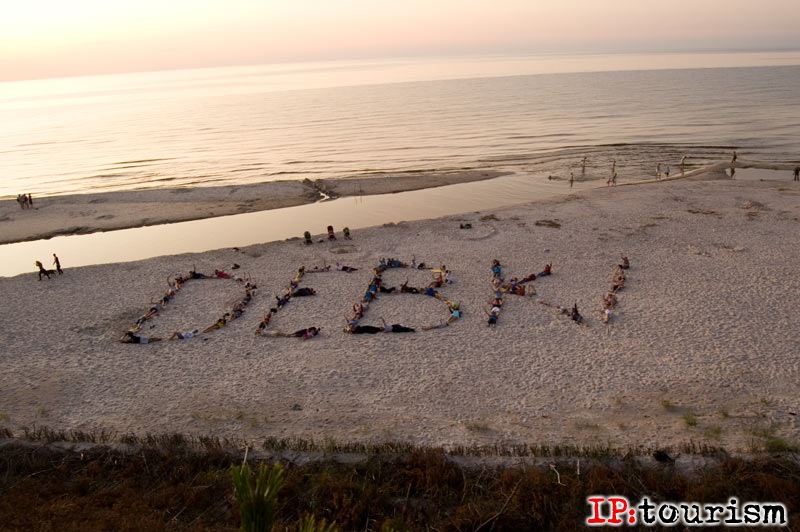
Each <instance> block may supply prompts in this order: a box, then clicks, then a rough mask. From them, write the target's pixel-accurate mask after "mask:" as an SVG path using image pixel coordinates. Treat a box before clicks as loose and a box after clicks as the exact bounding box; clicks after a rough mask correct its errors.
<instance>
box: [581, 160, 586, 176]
mask: <svg viewBox="0 0 800 532" xmlns="http://www.w3.org/2000/svg"><path fill="white" fill-rule="evenodd" d="M585 173H586V157H584V158H583V160H582V161H581V175H583V174H585Z"/></svg>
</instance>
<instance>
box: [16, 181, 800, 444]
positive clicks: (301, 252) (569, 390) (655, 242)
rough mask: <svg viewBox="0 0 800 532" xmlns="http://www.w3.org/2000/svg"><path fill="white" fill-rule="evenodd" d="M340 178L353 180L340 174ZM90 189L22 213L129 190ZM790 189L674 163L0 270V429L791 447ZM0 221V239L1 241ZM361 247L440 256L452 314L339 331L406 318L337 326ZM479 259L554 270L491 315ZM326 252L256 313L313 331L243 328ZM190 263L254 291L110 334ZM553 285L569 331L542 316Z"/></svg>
mask: <svg viewBox="0 0 800 532" xmlns="http://www.w3.org/2000/svg"><path fill="white" fill-rule="evenodd" d="M347 186H348V187H350V189H351V190H352V191H355V190H356V188H358V190H359V193H364V194H366V193H367V192H364V189H365V186H366V185H365V184H363V183H362V184H360V185H359V187H356V186H355V185H354V184H353V183H349V184H347ZM276 187H277V188H276ZM242 188H244V187H242ZM227 192H228V195H227V196H225V195H224V194H223V191H220V195H219V196H217V197H215V198H213V199H212V200H211V203H213V204H214V208H213V211H214V213H220V212H222V211H223V210H224V209H233V212H239V211H238V210H237V209H247V208H264V204H263V203H258V202H257V201H255V200H252V194H249V193H248V194H244V193H242V194H243V195H242V196H241V197H239V196H237V194H238V193H239V192H237V191H236V190H228V191H227ZM337 193H339V194H348V193H355V192H350V191H347V190H339V191H338V192H337ZM149 194H151V193H145V192H142V198H145V196H148V195H149ZM152 194H153V195H152V197H151V199H149V200H147V201H145V204H146V205H149V206H148V207H146V208H147V209H151V211H147V212H153V214H152V215H147V216H145V217H146V218H148V219H152V220H165V219H174V218H175V216H188V217H192V216H194V215H196V214H197V213H194V214H192V213H191V212H188V211H189V210H191V209H197V210H198V211H202V210H204V209H205V210H206V212H208V209H209V208H210V205H211V203H209V204H206V205H202V204H197V203H195V202H193V201H187V202H186V210H187V214H182V215H176V212H178V211H180V210H181V209H182V208H183V207H181V206H180V204H182V202H183V200H181V201H180V202H176V201H174V199H173V198H172V197H169V196H167V197H165V195H164V194H159V193H152ZM191 194H192V192H184V193H181V196H180V197H181V198H187V199H190V198H189V196H188V195H191ZM307 195H308V190H307V189H304V185H302V184H300V183H286V184H281V185H280V186H278V185H275V187H273V188H272V189H271V192H270V194H269V197H270V199H264V200H259V201H264V202H267V201H278V202H284V201H289V199H288V198H293V199H292V201H297V200H298V198H306V197H307ZM265 196H266V195H265ZM107 197H108V196H106V195H102V196H98V197H97V198H88V197H87V198H88V203H87V202H86V201H85V200H87V198H84V199H82V200H81V201H82V203H81V202H79V203H70V202H69V201H68V200H67V199H64V198H52V199H43V200H42V207H41V209H42V210H41V214H42V216H41V217H37V218H39V219H40V223H41V224H42V225H41V227H38V228H37V229H36V230H35V231H30V228H28V230H29V232H30V234H38V235H39V237H41V236H43V235H47V234H54V232H55V231H56V230H60V229H58V227H59V222H58V220H61V221H60V223H61V224H62V226H63V216H65V215H66V216H67V218H70V222H72V221H73V218H72V215H69V214H66V213H67V212H83V211H84V210H85V211H86V212H83V214H82V216H83V219H82V220H81V221H75V226H76V227H77V226H81V227H91V228H93V229H107V228H109V227H110V226H106V225H104V224H106V223H108V224H114V223H118V224H122V225H118V227H119V226H124V224H125V223H126V222H125V220H131V219H134V218H136V217H137V216H138V217H141V216H142V212H143V209H144V208H145V207H143V205H142V204H139V203H137V202H131V203H130V204H120V203H116V202H111V201H109V202H108V203H109V207H108V212H106V211H105V210H103V209H105V208H106V207H105V205H106V203H104V202H102V199H103V198H107ZM308 197H310V196H308ZM798 197H800V187H798V186H797V184H796V183H792V182H791V181H787V182H776V181H748V182H740V181H732V180H690V179H686V180H678V181H670V182H661V183H647V184H642V185H640V186H630V187H610V188H604V189H598V190H593V191H588V192H585V191H584V192H577V193H575V194H571V195H569V196H566V197H564V198H561V199H558V200H548V201H543V202H538V203H532V204H527V205H521V206H517V207H512V208H505V209H499V210H495V211H485V212H478V213H469V214H464V215H460V216H448V217H445V218H440V219H436V220H426V221H420V222H404V223H400V224H392V225H388V226H383V227H374V228H369V229H363V230H358V231H354V233H353V239H352V240H344V239H343V238H342V235H341V233H340V234H339V237H338V239H337V240H335V241H325V242H322V243H316V242H315V243H314V244H312V245H304V244H303V243H302V242H301V241H298V240H293V241H284V242H276V243H268V244H260V245H254V246H250V247H247V248H241V249H238V250H233V249H223V250H218V251H212V252H206V253H202V254H186V255H178V256H165V257H158V258H154V259H148V260H144V261H139V262H130V263H124V264H116V265H103V266H91V267H83V268H75V269H69V268H67V269H66V271H65V273H64V274H63V275H60V276H59V275H55V276H54V277H53V278H51V279H49V280H48V279H44V280H42V281H39V280H38V279H37V275H36V274H35V273H31V274H25V275H20V276H17V277H13V278H0V294H2V295H3V299H4V301H6V302H7V304H5V305H3V308H2V310H1V311H0V330H2V331H4V332H3V336H2V338H3V344H4V348H3V354H2V355H0V370H1V371H0V425H2V426H6V427H9V428H11V429H12V430H19V429H20V428H21V427H24V426H28V427H30V426H32V425H38V426H48V427H52V428H55V429H75V430H83V431H92V430H106V431H112V432H115V433H117V434H120V435H122V434H126V433H135V434H140V435H143V434H147V433H156V434H160V433H183V434H191V435H215V436H219V437H228V438H236V439H242V440H246V441H250V442H253V443H255V444H258V443H259V442H260V441H262V440H263V439H264V438H265V437H268V436H274V437H292V436H296V437H301V438H313V439H315V440H317V441H321V440H324V439H326V438H333V439H335V440H337V441H388V440H399V441H407V442H412V443H417V444H426V445H444V446H453V445H469V444H479V445H480V444H487V445H488V444H495V443H509V444H511V443H530V444H574V445H608V444H610V445H612V446H618V447H626V446H653V447H655V446H658V447H664V446H675V445H678V444H680V443H683V442H688V441H695V442H705V443H708V444H710V445H715V446H724V447H726V448H728V449H730V450H743V451H747V450H751V449H753V448H754V447H757V446H758V445H759V442H762V441H763V440H764V439H765V438H784V439H786V440H787V441H797V440H798V439H800V423H798V420H797V413H798V411H800V402H798V396H797V383H798V382H800V361H799V360H798V357H797V353H798V352H800V343H798V340H797V335H796V331H797V330H798V329H800V313H798V312H797V310H798V306H797V301H798V298H800V278H798V276H797V275H796V268H797V264H798V263H800V247H798V245H797V244H798V240H797V236H796V235H797V232H798V230H800V205H799V204H798ZM248 198H249V199H248ZM34 199H35V198H34ZM93 199H97V200H99V201H96V202H93ZM48 201H53V203H52V204H48V203H47V202H48ZM143 201H144V200H143ZM302 201H307V199H303V200H302ZM56 202H57V203H58V205H56ZM189 204H191V206H189ZM217 205H219V207H217ZM222 205H225V206H226V207H224V208H223V207H222ZM12 206H13V207H15V208H17V209H18V207H17V206H16V204H13V205H12ZM3 209H4V211H3V216H4V217H5V219H6V220H7V221H8V220H9V218H11V222H12V223H11V224H6V225H5V227H6V228H8V227H11V228H14V227H15V222H14V220H16V217H15V214H11V212H6V211H5V209H6V206H5V205H4V206H3ZM61 209H64V211H63V212H62V211H61ZM47 211H53V212H52V214H46V212H47ZM88 211H91V212H88ZM156 213H158V214H156ZM47 216H52V219H51V220H50V221H47V220H46V218H47ZM107 216H113V217H114V218H108V217H107ZM104 217H105V218H104ZM89 219H92V220H94V222H93V223H85V220H89ZM182 219H188V218H182ZM54 220H55V221H54ZM62 229H63V227H62ZM10 231H11V229H9V230H8V231H6V230H4V232H3V235H4V238H5V240H4V241H12V240H14V238H17V239H19V235H16V236H15V234H13V233H11V232H10ZM621 254H625V255H627V256H628V257H629V258H630V261H631V267H630V269H628V270H627V271H626V272H625V273H626V281H625V286H624V288H623V289H622V290H621V291H619V293H618V304H617V306H616V308H614V309H613V310H612V312H611V319H610V322H609V323H607V324H606V323H604V322H603V321H602V319H601V317H602V312H601V309H602V306H601V302H602V298H603V297H604V296H605V295H606V294H607V293H608V291H609V288H610V285H611V280H612V277H613V275H614V272H615V268H616V265H617V264H618V263H619V262H620V256H621ZM381 257H394V258H396V259H399V260H401V261H403V262H406V263H410V262H411V261H412V258H415V259H416V261H421V262H424V263H425V264H426V266H428V267H433V268H438V267H439V266H440V265H446V267H447V269H450V270H451V271H452V272H453V274H454V279H455V281H454V282H453V283H452V284H449V285H445V286H443V287H442V288H441V289H440V294H441V296H442V298H443V299H448V300H456V301H458V302H460V304H461V308H462V309H463V312H464V315H463V318H462V319H460V320H458V321H456V322H454V323H452V324H451V325H449V326H447V327H444V328H441V329H434V330H428V331H422V330H420V329H421V328H422V327H425V326H432V325H436V324H439V323H441V322H442V321H443V320H445V319H447V317H448V310H447V306H446V303H445V302H444V301H443V300H439V299H435V298H432V297H427V296H424V295H420V294H397V293H389V294H378V298H377V300H376V301H374V302H373V303H372V304H371V305H370V306H369V308H368V309H367V310H366V312H365V316H364V317H363V318H362V320H361V322H360V323H361V324H362V325H376V326H379V325H381V321H380V318H381V317H383V318H385V320H386V321H387V322H388V323H390V324H393V323H396V324H402V325H405V326H409V327H413V328H416V329H417V332H414V333H379V334H375V335H351V334H346V333H344V332H343V330H342V328H343V326H344V325H345V319H346V316H348V315H349V314H351V313H352V306H353V304H354V303H356V302H357V301H359V300H360V298H361V296H362V295H363V294H364V292H365V290H366V289H367V287H368V286H369V284H370V280H371V279H372V269H373V268H374V267H375V266H377V265H378V261H379V259H380V258H381ZM493 259H497V260H498V261H499V262H500V263H501V265H502V268H503V276H504V277H505V279H506V280H508V279H510V278H513V277H518V278H523V277H525V276H527V275H529V274H532V273H539V272H540V271H541V270H542V268H543V266H544V265H545V264H546V263H552V265H553V274H552V275H550V276H547V277H540V278H537V279H536V280H534V281H532V282H530V283H528V286H533V287H534V288H535V291H536V294H535V296H532V297H530V296H516V295H506V296H505V297H504V305H503V309H502V312H501V314H500V318H499V321H498V323H497V325H496V326H494V327H490V326H488V325H487V318H486V314H485V313H484V311H485V310H488V309H489V302H490V300H491V299H492V296H493V288H492V286H491V277H492V273H491V263H492V260H493ZM337 261H338V262H341V263H343V264H346V265H349V266H352V267H355V268H358V271H355V272H350V273H347V272H341V271H326V272H319V273H312V272H307V273H306V274H305V275H304V276H303V277H302V279H301V280H300V285H299V286H300V287H310V288H313V289H314V290H315V291H316V292H317V295H315V296H310V297H296V298H292V299H291V300H290V302H289V303H288V304H287V305H286V306H285V307H283V308H281V309H280V310H278V312H277V313H275V314H274V316H273V318H272V320H271V322H270V325H269V327H268V330H275V331H283V332H292V331H295V330H298V329H302V328H305V327H309V326H319V327H321V328H322V332H321V334H320V335H319V336H317V337H315V338H311V339H309V340H303V339H300V338H284V337H261V336H257V335H255V334H254V332H255V331H256V329H257V327H258V324H259V322H260V321H261V320H262V318H263V316H264V314H265V313H266V312H268V311H269V309H270V308H271V307H274V306H275V303H276V299H275V296H276V294H283V293H284V292H285V291H286V289H287V287H288V286H289V283H290V281H291V280H292V279H293V278H294V277H295V276H296V272H297V270H298V268H299V267H300V266H301V265H303V266H305V268H306V270H310V269H311V268H313V267H315V266H325V265H332V264H335V263H336V262H337ZM234 265H238V266H239V267H238V268H237V269H233V266H234ZM192 268H196V270H197V271H198V272H203V273H206V274H211V273H213V272H214V270H215V269H219V270H225V271H227V272H229V273H232V274H236V275H239V276H249V277H250V278H252V280H253V281H254V282H255V283H256V284H257V286H258V288H257V290H256V291H255V292H254V295H253V297H252V300H251V301H250V302H249V304H248V305H247V307H246V310H245V313H244V315H243V316H242V317H241V318H239V319H237V320H234V321H232V322H230V323H229V324H228V325H227V326H225V327H224V328H222V329H220V330H214V331H211V332H208V333H205V334H200V335H199V336H198V337H195V338H191V339H186V340H172V341H170V340H164V341H161V342H155V343H150V344H147V345H132V344H123V343H120V342H119V338H120V337H121V336H122V335H123V333H124V332H125V331H126V330H127V329H128V328H130V327H131V326H132V325H133V324H134V322H136V320H137V318H139V317H140V316H142V315H143V314H145V313H146V312H147V310H148V309H149V308H150V307H151V305H152V302H155V301H156V300H157V299H158V298H160V297H161V296H163V295H164V293H165V291H166V289H167V281H168V280H169V279H171V278H174V277H175V276H176V275H178V274H185V273H187V272H189V270H191V269H192ZM433 278H434V273H433V272H431V271H429V270H427V269H425V270H417V269H411V268H392V269H388V270H387V271H386V272H385V273H384V274H383V281H384V284H385V285H386V286H389V287H392V286H394V287H397V286H399V285H400V284H401V283H403V282H405V281H406V280H408V285H409V286H416V287H424V286H426V285H427V284H428V283H430V282H431V280H432V279H433ZM244 294H245V290H244V285H243V284H242V283H237V282H235V281H233V280H231V279H198V280H192V281H190V282H188V283H186V284H185V286H184V287H183V288H182V289H181V290H180V291H179V292H178V293H177V295H176V296H175V297H174V298H173V299H172V301H171V302H170V303H169V304H168V305H167V306H166V307H165V308H164V309H163V310H162V311H161V312H160V313H159V315H158V316H156V317H154V318H152V319H150V320H147V321H146V322H144V324H143V327H142V330H141V332H140V334H142V335H146V336H152V337H162V338H168V337H169V336H170V335H171V334H172V333H173V332H174V331H190V330H193V329H201V330H202V329H204V328H205V327H207V326H209V325H211V324H212V323H214V322H215V320H217V318H218V317H220V316H221V315H222V314H224V313H225V312H230V310H231V308H232V307H233V305H235V304H236V303H237V302H239V301H241V300H242V299H243V297H244ZM574 303H577V306H578V308H579V310H580V312H581V314H582V315H583V316H584V318H585V322H586V325H585V326H583V325H578V324H576V323H575V322H573V321H572V320H570V319H569V318H568V317H566V316H563V315H560V314H558V313H557V312H556V311H555V306H556V305H562V306H566V307H570V306H572V305H573V304H574Z"/></svg>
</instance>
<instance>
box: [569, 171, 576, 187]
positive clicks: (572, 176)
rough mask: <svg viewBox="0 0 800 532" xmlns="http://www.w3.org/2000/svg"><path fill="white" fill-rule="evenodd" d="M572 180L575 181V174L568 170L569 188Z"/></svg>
mask: <svg viewBox="0 0 800 532" xmlns="http://www.w3.org/2000/svg"><path fill="white" fill-rule="evenodd" d="M574 182H575V176H574V175H573V174H572V172H570V173H569V188H572V183H574Z"/></svg>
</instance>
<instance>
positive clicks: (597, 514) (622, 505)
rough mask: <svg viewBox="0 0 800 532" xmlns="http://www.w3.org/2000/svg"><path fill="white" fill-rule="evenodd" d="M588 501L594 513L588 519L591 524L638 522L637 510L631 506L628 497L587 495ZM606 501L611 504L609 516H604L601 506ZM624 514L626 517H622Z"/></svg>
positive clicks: (588, 523)
mask: <svg viewBox="0 0 800 532" xmlns="http://www.w3.org/2000/svg"><path fill="white" fill-rule="evenodd" d="M586 502H587V503H589V504H590V505H591V506H592V515H591V516H589V517H588V518H587V519H586V524H587V525H589V526H603V525H612V526H619V525H621V524H623V523H624V522H625V521H627V522H628V523H629V524H635V523H636V510H634V509H633V508H631V506H630V504H629V503H628V499H626V498H625V497H608V498H606V497H602V496H599V495H594V496H591V497H586ZM605 503H608V505H609V512H608V518H605V517H603V510H602V508H601V506H602V505H603V504H605ZM620 516H624V517H622V518H621V517H620Z"/></svg>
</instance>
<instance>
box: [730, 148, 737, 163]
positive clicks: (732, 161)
mask: <svg viewBox="0 0 800 532" xmlns="http://www.w3.org/2000/svg"><path fill="white" fill-rule="evenodd" d="M736 159H738V156H737V155H736V150H733V157H731V164H732V165H734V164H736Z"/></svg>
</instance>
